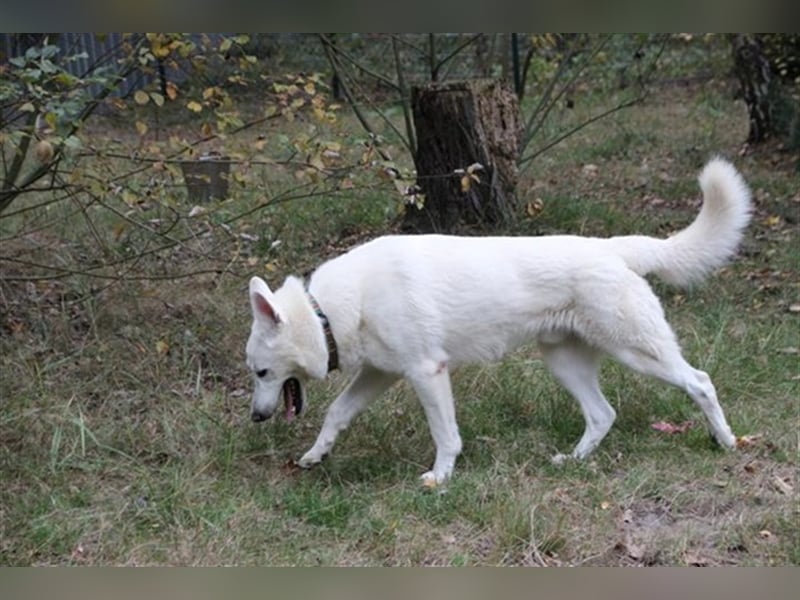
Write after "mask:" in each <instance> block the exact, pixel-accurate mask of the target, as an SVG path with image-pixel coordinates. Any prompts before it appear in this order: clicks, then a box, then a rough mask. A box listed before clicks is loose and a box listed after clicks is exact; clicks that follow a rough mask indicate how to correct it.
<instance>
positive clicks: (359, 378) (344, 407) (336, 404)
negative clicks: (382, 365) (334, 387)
mask: <svg viewBox="0 0 800 600" xmlns="http://www.w3.org/2000/svg"><path fill="white" fill-rule="evenodd" d="M395 381H397V376H396V375H391V374H389V373H384V372H382V371H377V370H375V369H372V368H369V367H364V368H363V369H362V370H361V371H360V372H359V373H358V375H356V376H355V378H354V379H353V381H351V382H350V385H348V386H347V388H346V389H345V390H344V391H343V392H342V393H341V394H339V396H338V397H337V398H336V400H334V401H333V403H332V404H331V406H330V408H328V413H327V414H326V415H325V421H324V423H323V424H322V429H321V430H320V432H319V435H318V436H317V441H316V442H314V445H313V446H312V447H311V450H309V451H308V452H306V453H305V454H304V455H303V457H302V458H301V459H300V460H299V461H298V462H297V464H298V465H299V466H301V467H303V468H308V467H311V466H313V465H315V464H317V463H319V462H321V461H322V459H323V458H325V455H326V454H328V453H329V452H330V451H331V448H333V444H334V443H335V442H336V438H337V437H338V435H339V434H340V433H341V432H342V431H344V430H345V429H347V426H348V425H349V424H350V421H352V420H353V418H354V417H355V416H356V415H357V414H358V413H360V412H361V411H362V410H364V408H365V407H366V406H367V404H368V403H369V401H370V400H372V399H373V398H375V397H376V396H378V395H380V394H381V393H383V392H384V391H386V390H387V389H388V388H389V386H391V385H392V384H393V383H394V382H395Z"/></svg>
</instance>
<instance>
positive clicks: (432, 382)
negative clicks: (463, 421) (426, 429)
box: [408, 361, 461, 486]
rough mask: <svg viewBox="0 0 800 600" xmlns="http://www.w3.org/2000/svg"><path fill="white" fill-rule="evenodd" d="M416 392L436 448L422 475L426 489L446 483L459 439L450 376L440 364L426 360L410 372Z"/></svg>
mask: <svg viewBox="0 0 800 600" xmlns="http://www.w3.org/2000/svg"><path fill="white" fill-rule="evenodd" d="M408 379H409V381H410V382H411V385H412V386H413V387H414V391H416V392H417V396H419V399H420V402H421V403H422V407H423V409H424V410H425V415H426V417H427V418H428V425H429V426H430V429H431V436H432V437H433V442H434V444H435V445H436V459H435V460H434V463H433V468H432V469H431V470H430V471H427V472H426V473H424V474H423V475H422V482H423V484H424V485H426V486H435V485H437V484H440V483H443V482H444V481H446V480H447V479H448V478H449V477H450V476H451V475H452V473H453V468H454V467H455V463H456V458H457V457H458V455H459V454H460V453H461V436H460V435H459V433H458V424H457V423H456V412H455V403H454V400H453V392H452V389H451V388H450V374H449V372H448V369H447V363H446V362H444V361H440V362H435V361H426V363H425V364H423V365H421V366H420V368H419V369H416V370H415V372H414V373H412V374H410V375H408Z"/></svg>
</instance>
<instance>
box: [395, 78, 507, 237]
mask: <svg viewBox="0 0 800 600" xmlns="http://www.w3.org/2000/svg"><path fill="white" fill-rule="evenodd" d="M411 103H412V112H413V116H414V128H415V130H416V134H417V148H416V153H415V157H414V162H415V166H416V170H417V184H418V185H419V187H420V189H421V190H422V192H423V194H424V195H425V202H424V205H423V207H422V208H421V209H418V208H416V207H415V206H408V207H407V208H406V213H405V216H404V220H403V226H404V229H405V230H407V231H416V232H454V231H455V230H456V229H458V228H459V227H460V226H464V225H466V226H472V227H474V226H478V227H479V228H488V227H498V226H503V225H507V224H508V223H509V222H511V221H513V220H514V218H515V216H516V209H517V199H516V194H515V190H516V186H517V179H518V170H517V159H518V157H519V148H520V142H521V137H522V126H521V120H520V114H519V104H518V102H517V97H516V95H515V94H514V93H513V92H512V91H511V89H509V88H508V87H507V86H506V85H504V84H503V83H501V82H499V81H497V80H492V79H478V80H470V81H456V82H447V83H431V84H428V85H425V86H415V87H414V88H413V89H412V91H411ZM475 163H479V164H480V165H482V167H483V169H482V170H476V171H474V174H475V175H476V176H477V177H478V179H479V181H475V180H474V179H472V178H470V180H469V181H468V182H464V183H462V179H463V177H464V175H463V174H457V173H456V170H459V169H462V170H464V171H466V170H467V168H468V167H469V166H470V165H473V164H475Z"/></svg>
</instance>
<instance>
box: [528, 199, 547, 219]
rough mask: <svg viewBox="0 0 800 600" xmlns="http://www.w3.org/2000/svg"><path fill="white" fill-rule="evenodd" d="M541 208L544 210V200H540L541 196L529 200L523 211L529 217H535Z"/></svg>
mask: <svg viewBox="0 0 800 600" xmlns="http://www.w3.org/2000/svg"><path fill="white" fill-rule="evenodd" d="M542 210H544V202H542V199H541V198H536V199H534V200H531V201H530V202H528V204H527V206H526V207H525V212H526V213H528V216H529V217H535V216H536V215H538V214H539V213H541V212H542Z"/></svg>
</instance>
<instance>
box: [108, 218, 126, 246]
mask: <svg viewBox="0 0 800 600" xmlns="http://www.w3.org/2000/svg"><path fill="white" fill-rule="evenodd" d="M124 232H125V223H123V222H122V221H120V222H119V223H117V224H116V225H114V227H113V228H112V229H111V234H112V235H113V236H114V241H115V242H118V241H119V238H121V237H122V234H123V233H124Z"/></svg>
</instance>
